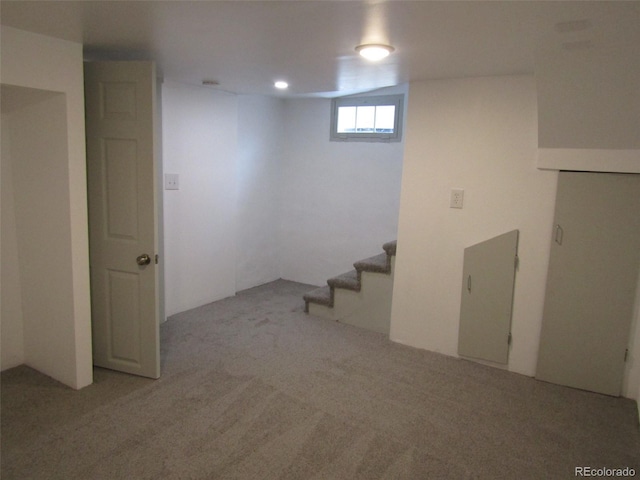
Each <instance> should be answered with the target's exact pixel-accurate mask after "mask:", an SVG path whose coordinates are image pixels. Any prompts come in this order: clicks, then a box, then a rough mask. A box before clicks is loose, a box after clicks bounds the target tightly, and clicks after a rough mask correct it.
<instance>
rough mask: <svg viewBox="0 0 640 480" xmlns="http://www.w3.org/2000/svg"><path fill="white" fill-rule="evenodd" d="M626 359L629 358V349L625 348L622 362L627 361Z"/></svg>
mask: <svg viewBox="0 0 640 480" xmlns="http://www.w3.org/2000/svg"><path fill="white" fill-rule="evenodd" d="M627 358H629V349H628V348H625V350H624V361H625V362H626V361H627Z"/></svg>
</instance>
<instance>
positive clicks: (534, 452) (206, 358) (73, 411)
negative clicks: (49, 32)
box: [1, 280, 640, 480]
mask: <svg viewBox="0 0 640 480" xmlns="http://www.w3.org/2000/svg"><path fill="white" fill-rule="evenodd" d="M308 290H309V285H301V284H297V283H292V282H287V281H282V280H280V281H277V282H273V283H270V284H267V285H264V286H261V287H257V288H253V289H250V290H247V291H244V292H241V293H239V294H238V295H237V296H236V297H234V298H229V299H226V300H222V301H219V302H215V303H212V304H209V305H205V306H203V307H200V308H197V309H194V310H191V311H188V312H184V313H181V314H178V315H175V316H173V317H172V318H170V319H169V321H167V322H166V323H165V324H163V325H162V327H161V338H162V377H161V378H160V379H159V380H155V381H154V380H146V379H142V378H137V377H133V376H129V375H124V374H119V373H116V372H111V371H108V370H103V369H96V370H95V383H94V384H93V385H91V386H89V387H87V388H85V389H83V390H81V391H73V390H71V389H68V388H67V387H64V386H62V385H60V384H58V383H57V382H55V381H53V380H51V379H49V378H47V377H45V376H43V375H41V374H39V373H37V372H35V371H33V370H31V369H29V368H27V367H18V368H15V369H11V370H8V371H6V372H3V373H2V377H1V380H2V412H1V413H2V468H1V474H2V480H10V479H21V480H24V479H38V480H42V479H65V480H72V479H82V480H90V479H130V480H138V479H250V480H256V479H304V480H309V479H318V480H320V479H322V480H332V479H336V480H337V479H345V480H347V479H348V480H351V479H363V480H369V479H378V478H381V479H382V478H384V479H411V480H418V479H439V478H442V479H500V478H505V479H519V480H521V479H555V478H558V479H564V478H566V479H569V478H575V477H574V473H575V471H574V468H575V467H579V466H588V467H594V468H600V467H620V468H623V467H632V468H634V469H635V470H636V472H640V433H639V430H638V416H637V410H636V404H635V402H633V401H631V400H626V399H620V398H611V397H606V396H602V395H597V394H592V393H588V392H583V391H578V390H573V389H569V388H564V387H560V386H556V385H551V384H546V383H543V382H539V381H536V380H534V379H531V378H528V377H524V376H520V375H516V374H512V373H508V372H505V371H501V370H497V369H493V368H489V367H485V366H482V365H478V364H475V363H472V362H467V361H463V360H457V359H454V358H449V357H445V356H442V355H438V354H434V353H430V352H426V351H421V350H416V349H412V348H408V347H405V346H402V345H398V344H394V343H392V342H390V341H389V340H388V339H386V338H385V337H384V336H383V335H380V334H377V333H373V332H369V331H364V330H359V329H357V328H354V327H350V326H347V325H342V324H338V323H334V322H331V321H328V320H324V319H319V318H315V317H311V316H308V315H305V314H304V313H303V306H304V305H303V302H302V300H301V298H302V294H303V293H304V292H306V291H308Z"/></svg>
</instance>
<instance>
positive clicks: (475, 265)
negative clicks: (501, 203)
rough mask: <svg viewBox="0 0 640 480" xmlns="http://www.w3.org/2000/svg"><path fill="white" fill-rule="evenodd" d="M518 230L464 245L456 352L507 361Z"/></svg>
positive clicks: (499, 361)
mask: <svg viewBox="0 0 640 480" xmlns="http://www.w3.org/2000/svg"><path fill="white" fill-rule="evenodd" d="M518 235H519V232H518V230H513V231H511V232H509V233H505V234H503V235H499V236H497V237H494V238H492V239H490V240H486V241H484V242H481V243H478V244H476V245H473V246H471V247H467V248H465V249H464V265H463V271H462V300H461V305H460V330H459V331H458V355H460V356H463V357H470V358H477V359H480V360H488V361H490V362H496V363H502V364H506V363H508V361H509V335H510V332H511V311H512V307H513V290H514V287H515V276H516V259H517V257H518Z"/></svg>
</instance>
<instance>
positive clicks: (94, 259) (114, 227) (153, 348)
mask: <svg viewBox="0 0 640 480" xmlns="http://www.w3.org/2000/svg"><path fill="white" fill-rule="evenodd" d="M85 94H86V114H87V173H88V179H89V180H88V188H89V237H90V238H89V240H90V257H91V296H92V326H93V352H94V364H95V365H98V366H101V367H106V368H111V369H114V370H119V371H123V372H127V373H133V374H137V375H142V376H146V377H151V378H158V377H159V375H160V341H159V322H158V305H159V300H158V268H157V265H156V264H155V263H154V262H150V263H148V264H143V265H139V264H138V262H137V259H138V257H139V256H140V255H142V254H147V255H148V256H149V257H150V258H154V257H155V254H156V252H157V251H158V250H157V240H158V239H157V210H156V193H155V192H156V179H157V175H156V164H155V156H154V153H155V151H154V132H155V130H154V128H155V127H154V121H155V101H156V96H155V67H154V65H153V63H151V62H90V63H87V64H85Z"/></svg>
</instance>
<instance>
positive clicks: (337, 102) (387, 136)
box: [329, 94, 404, 142]
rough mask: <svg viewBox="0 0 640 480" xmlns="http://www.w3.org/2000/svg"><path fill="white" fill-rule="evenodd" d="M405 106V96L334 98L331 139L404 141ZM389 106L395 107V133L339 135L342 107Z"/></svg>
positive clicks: (342, 140) (341, 140) (347, 140)
mask: <svg viewBox="0 0 640 480" xmlns="http://www.w3.org/2000/svg"><path fill="white" fill-rule="evenodd" d="M403 104H404V95H403V94H394V95H366V96H364V95H363V96H357V97H338V98H334V99H333V100H332V102H331V130H330V135H329V139H330V140H331V141H332V142H399V141H401V140H402V120H403ZM387 105H393V106H395V115H394V132H393V133H376V132H366V133H356V132H349V133H338V111H339V109H340V107H360V106H374V107H378V106H387Z"/></svg>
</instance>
